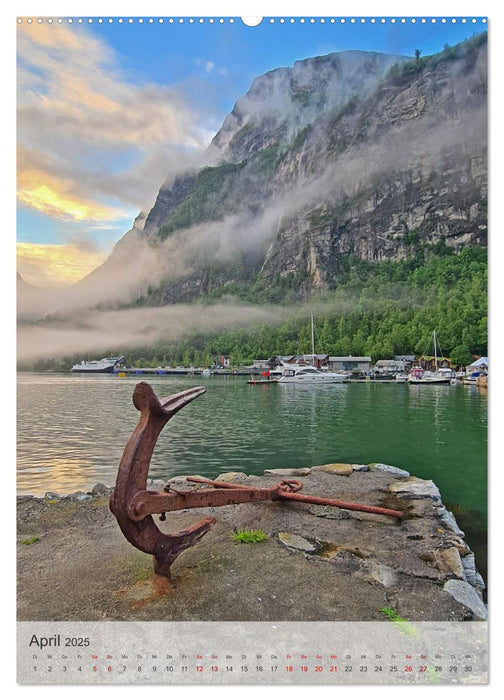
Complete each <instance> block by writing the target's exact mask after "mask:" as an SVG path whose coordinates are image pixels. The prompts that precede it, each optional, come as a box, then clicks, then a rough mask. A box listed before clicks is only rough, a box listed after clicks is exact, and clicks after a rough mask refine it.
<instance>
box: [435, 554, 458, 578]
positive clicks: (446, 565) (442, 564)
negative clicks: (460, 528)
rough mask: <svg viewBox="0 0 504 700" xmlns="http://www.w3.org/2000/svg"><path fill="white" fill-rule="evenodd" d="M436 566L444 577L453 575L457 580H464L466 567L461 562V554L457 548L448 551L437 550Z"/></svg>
mask: <svg viewBox="0 0 504 700" xmlns="http://www.w3.org/2000/svg"><path fill="white" fill-rule="evenodd" d="M434 556H435V559H436V566H437V568H438V571H439V573H440V574H441V575H442V576H447V575H451V574H453V575H454V576H456V577H457V578H460V579H463V578H464V567H463V566H462V562H461V560H460V554H459V552H458V549H457V548H456V547H448V549H436V551H435V552H434Z"/></svg>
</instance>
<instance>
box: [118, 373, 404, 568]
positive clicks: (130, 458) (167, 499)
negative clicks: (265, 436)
mask: <svg viewBox="0 0 504 700" xmlns="http://www.w3.org/2000/svg"><path fill="white" fill-rule="evenodd" d="M205 391H206V390H205V388H204V387H202V386H197V387H194V388H192V389H186V390H185V391H181V392H179V393H177V394H173V395H172V396H169V397H168V398H165V399H161V400H159V399H158V398H157V396H156V395H155V393H154V391H153V390H152V387H151V386H150V385H149V384H147V383H146V382H140V383H139V384H137V386H136V387H135V390H134V392H133V404H134V405H135V408H137V410H138V411H140V419H139V421H138V424H137V426H136V428H135V430H134V431H133V433H132V434H131V436H130V438H129V440H128V443H127V445H126V447H125V449H124V453H123V456H122V459H121V462H120V464H119V469H118V473H117V480H116V485H115V488H114V490H113V491H112V494H111V496H110V509H111V511H112V513H113V514H114V515H115V517H116V519H117V522H118V524H119V527H120V528H121V530H122V533H123V534H124V536H125V537H126V539H127V540H128V541H129V542H130V543H131V544H132V545H133V546H134V547H136V548H137V549H139V550H141V551H142V552H145V553H147V554H152V555H153V557H154V571H155V572H156V574H159V575H160V576H165V577H166V578H167V579H170V578H171V576H170V567H171V565H172V563H173V562H174V561H175V559H176V558H177V557H178V555H179V554H180V553H181V552H183V551H184V550H185V549H187V548H188V547H191V546H192V545H194V544H196V542H198V541H199V540H200V539H201V538H202V537H203V536H204V535H205V534H206V533H207V532H208V531H209V530H210V529H211V527H212V526H213V525H215V523H216V519H215V518H212V517H206V518H203V519H202V520H199V521H198V522H197V523H195V524H194V525H192V526H191V527H189V528H187V529H186V530H182V531H180V532H176V533H174V534H165V533H163V532H161V530H160V529H159V528H158V527H157V525H156V524H155V522H154V519H153V518H152V515H154V514H160V516H161V518H160V519H161V520H164V519H165V518H166V516H165V513H167V512H171V511H176V510H183V509H188V508H208V507H211V506H213V507H218V506H226V505H230V504H238V503H252V502H254V501H278V500H293V501H298V502H301V503H311V504H318V505H329V506H334V507H337V508H345V509H346V510H358V511H363V512H367V513H377V514H379V515H386V516H389V517H393V518H401V517H403V513H401V512H400V511H397V510H391V509H388V508H380V507H378V506H368V505H363V504H358V503H348V502H345V501H339V500H335V499H330V498H320V497H318V496H307V495H303V494H300V493H298V491H300V490H301V489H302V487H303V484H302V483H301V482H300V481H296V480H284V481H281V482H280V483H278V484H276V485H275V486H271V487H269V488H253V487H249V486H243V485H239V484H233V483H226V482H222V481H211V480H210V479H204V478H202V477H187V481H190V482H193V483H199V484H206V485H208V486H211V487H212V488H211V489H199V490H192V491H180V490H175V489H173V488H170V486H169V485H168V486H166V487H165V491H164V492H158V491H149V490H148V489H147V477H148V473H149V466H150V461H151V457H152V453H153V451H154V447H155V445H156V442H157V439H158V437H159V434H160V433H161V430H162V429H163V428H164V426H165V425H166V423H167V422H168V421H169V420H170V418H172V417H173V416H174V415H175V414H176V413H178V411H180V410H181V409H182V408H184V406H187V405H188V404H189V403H191V401H194V399H196V398H198V396H201V394H203V393H205Z"/></svg>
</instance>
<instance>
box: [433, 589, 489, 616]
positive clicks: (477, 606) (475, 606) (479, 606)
mask: <svg viewBox="0 0 504 700" xmlns="http://www.w3.org/2000/svg"><path fill="white" fill-rule="evenodd" d="M443 590H444V591H446V592H447V593H449V594H450V595H451V596H453V598H455V600H456V601H457V602H458V603H461V605H464V606H465V607H466V608H468V609H469V610H471V611H472V613H473V614H474V617H475V619H478V620H486V619H487V617H488V612H487V609H486V605H485V604H484V603H483V601H482V600H481V598H480V597H479V595H478V594H477V593H476V591H475V590H474V588H473V587H472V586H471V585H470V584H469V583H467V582H466V581H457V580H456V579H450V580H449V581H447V582H446V583H445V585H444V586H443Z"/></svg>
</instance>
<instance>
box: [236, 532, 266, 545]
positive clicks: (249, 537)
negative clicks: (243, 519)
mask: <svg viewBox="0 0 504 700" xmlns="http://www.w3.org/2000/svg"><path fill="white" fill-rule="evenodd" d="M233 539H234V540H235V542H247V543H253V544H255V543H256V542H263V541H264V540H267V539H268V535H267V534H266V533H265V532H263V531H262V530H239V531H238V532H235V534H234V535H233Z"/></svg>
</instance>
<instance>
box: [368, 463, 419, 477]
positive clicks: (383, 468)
mask: <svg viewBox="0 0 504 700" xmlns="http://www.w3.org/2000/svg"><path fill="white" fill-rule="evenodd" d="M368 466H369V468H370V469H372V470H373V469H374V470H376V471H379V472H386V473H387V474H395V475H396V476H404V477H408V476H410V473H409V472H407V471H405V470H404V469H399V467H392V466H391V465H390V464H382V463H381V462H376V463H374V464H369V465H368Z"/></svg>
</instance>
